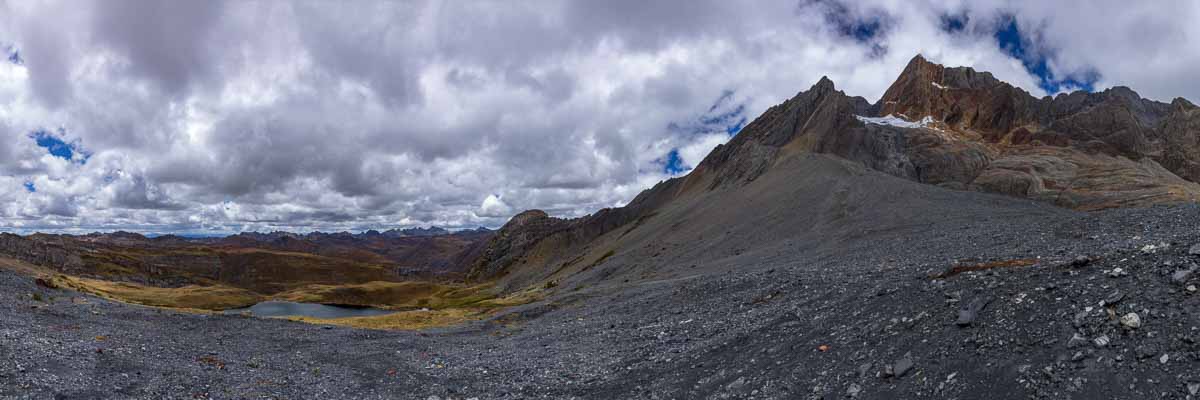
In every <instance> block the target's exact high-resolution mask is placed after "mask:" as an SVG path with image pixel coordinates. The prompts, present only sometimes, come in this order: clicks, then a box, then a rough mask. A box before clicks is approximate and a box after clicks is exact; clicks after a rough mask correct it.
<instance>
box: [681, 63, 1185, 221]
mask: <svg viewBox="0 0 1200 400" xmlns="http://www.w3.org/2000/svg"><path fill="white" fill-rule="evenodd" d="M1198 140H1200V111H1198V108H1197V107H1196V106H1195V105H1193V104H1191V103H1190V102H1187V101H1186V100H1183V99H1177V100H1176V101H1174V102H1173V103H1172V104H1165V103H1159V102H1155V101H1152V100H1147V99H1142V98H1141V97H1139V96H1138V95H1137V93H1135V92H1133V91H1132V90H1130V89H1128V88H1124V87H1116V88H1112V89H1109V90H1106V91H1104V92H1100V93H1085V92H1075V93H1072V94H1069V95H1068V94H1063V95H1059V96H1057V97H1053V98H1051V97H1044V98H1041V99H1038V98H1034V97H1033V96H1031V95H1029V93H1027V92H1025V91H1024V90H1021V89H1019V88H1016V87H1014V86H1012V85H1009V84H1007V83H1004V82H1001V81H999V80H997V79H996V78H995V77H993V76H992V75H991V74H990V73H987V72H977V71H975V70H974V69H971V68H965V67H958V68H946V67H943V66H941V65H938V64H934V63H931V62H929V61H927V60H925V59H924V58H923V57H921V56H919V55H918V56H916V57H914V58H913V59H912V61H910V62H909V64H908V66H907V67H905V69H904V71H903V72H902V73H901V74H900V76H899V77H898V78H897V79H896V81H895V83H893V84H892V85H891V86H890V87H889V88H888V90H887V91H886V92H885V93H884V95H883V97H882V98H881V99H880V100H879V102H878V103H876V104H875V105H868V104H867V103H866V101H865V100H863V99H862V98H859V97H849V96H846V95H845V94H844V93H842V92H839V91H837V90H836V89H834V85H833V82H831V81H829V80H828V79H827V78H822V79H821V80H820V81H819V82H818V83H817V84H816V85H814V86H813V87H812V88H810V89H809V90H808V91H805V92H801V93H800V94H798V95H796V96H795V97H793V98H792V99H789V100H788V101H785V102H784V103H783V104H780V105H777V106H775V107H772V108H770V109H768V110H767V112H765V113H763V115H762V116H761V117H759V118H758V119H756V120H755V121H754V122H752V123H750V124H749V125H747V126H746V129H745V130H743V132H742V133H740V134H739V135H738V136H737V137H736V138H734V139H733V140H731V141H730V142H729V143H728V144H727V145H724V146H720V147H718V148H717V149H715V150H714V151H713V152H712V153H711V154H710V155H709V156H708V157H707V158H706V159H705V160H704V162H702V163H701V165H700V166H698V167H697V168H696V170H695V171H694V172H693V173H692V174H691V175H689V177H688V180H689V181H692V182H693V186H704V187H707V188H710V189H711V188H715V187H719V186H722V185H726V184H729V183H734V182H739V181H741V182H745V181H750V180H753V179H754V178H755V177H757V176H758V175H761V174H762V173H763V171H765V170H766V169H767V168H769V167H770V166H771V165H773V164H774V163H776V162H777V161H778V160H779V159H780V158H781V157H785V156H788V155H791V154H795V153H800V152H814V153H826V154H834V155H837V156H840V157H842V158H846V159H848V160H851V161H855V162H859V163H861V164H863V165H865V166H867V167H870V168H872V169H875V170H879V171H882V172H886V173H889V174H892V175H895V176H899V177H903V178H906V179H911V180H914V181H918V182H922V183H929V184H935V185H941V186H945V187H950V188H955V189H969V190H979V191H987V192H995V193H1001V194H1006V195H1011V196H1017V197H1026V198H1031V199H1036V200H1042V201H1048V202H1052V203H1054V204H1056V205H1059V206H1063V207H1068V208H1075V209H1085V210H1092V209H1102V208H1111V207H1124V206H1139V205H1148V204H1157V203H1170V202H1180V201H1197V200H1200V185H1197V184H1196V182H1197V181H1200V143H1198ZM701 182H703V183H705V184H699V183H701Z"/></svg>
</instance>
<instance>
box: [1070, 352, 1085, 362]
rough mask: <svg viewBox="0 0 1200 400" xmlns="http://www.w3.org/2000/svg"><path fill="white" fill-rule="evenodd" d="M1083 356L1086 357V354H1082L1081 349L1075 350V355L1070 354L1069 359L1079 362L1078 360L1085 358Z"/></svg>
mask: <svg viewBox="0 0 1200 400" xmlns="http://www.w3.org/2000/svg"><path fill="white" fill-rule="evenodd" d="M1085 358H1087V355H1086V354H1083V352H1082V351H1077V352H1075V355H1073V356H1071V361H1074V362H1080V361H1083V359H1085Z"/></svg>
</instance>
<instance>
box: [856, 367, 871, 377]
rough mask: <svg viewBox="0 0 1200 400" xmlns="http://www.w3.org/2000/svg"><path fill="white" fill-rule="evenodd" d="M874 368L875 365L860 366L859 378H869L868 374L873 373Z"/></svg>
mask: <svg viewBox="0 0 1200 400" xmlns="http://www.w3.org/2000/svg"><path fill="white" fill-rule="evenodd" d="M872 366H874V364H873V363H866V364H863V365H859V366H858V376H859V377H863V378H865V377H866V376H867V374H869V373H871V367H872Z"/></svg>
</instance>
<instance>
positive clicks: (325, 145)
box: [0, 0, 1200, 232]
mask: <svg viewBox="0 0 1200 400" xmlns="http://www.w3.org/2000/svg"><path fill="white" fill-rule="evenodd" d="M1088 4H1089V5H1088V6H1086V7H1083V6H1080V5H1077V4H1065V3H1060V2H1032V1H1031V2H1020V1H1018V2H1012V1H983V2H977V1H972V2H966V1H958V0H928V1H918V2H910V1H894V0H872V1H865V2H847V1H836V0H769V1H761V2H753V3H737V2H728V1H679V2H673V1H667V2H653V3H646V2H641V1H608V2H592V1H565V2H561V1H544V2H542V1H531V2H519V3H513V2H507V1H480V2H443V1H413V2H356V3H354V4H353V7H348V6H346V5H342V4H334V3H327V2H288V3H283V2H254V1H238V2H227V1H213V2H196V3H190V4H173V3H172V4H170V5H167V4H165V3H164V4H159V3H146V2H141V1H127V0H120V1H103V2H101V1H46V2H17V1H6V0H0V51H3V52H4V54H0V55H3V56H4V57H3V59H0V185H4V187H5V188H6V190H2V191H0V204H4V206H0V229H2V230H15V231H35V230H43V231H59V230H63V231H89V230H109V229H134V230H142V231H157V232H165V231H171V232H214V231H215V232H230V231H240V230H272V229H287V230H295V231H307V230H315V229H320V230H342V229H352V230H357V229H371V228H391V227H398V226H414V225H421V226H427V225H440V226H446V227H451V228H455V227H474V226H478V225H485V226H492V227H496V226H499V225H501V224H503V223H504V222H505V221H506V220H507V218H508V217H509V216H511V215H512V214H513V213H516V212H519V211H520V210H523V209H529V208H541V209H544V210H547V211H548V212H551V213H552V214H557V215H562V216H579V215H583V214H586V213H589V212H593V211H595V210H596V209H598V208H602V207H611V206H619V205H622V204H624V203H625V202H627V201H629V200H630V199H632V198H633V197H634V196H635V195H636V194H637V193H638V192H639V191H641V190H643V189H645V188H647V187H649V186H652V185H653V184H654V183H656V182H658V181H660V180H662V179H666V178H669V177H671V176H678V175H680V174H683V173H686V171H687V170H688V169H690V168H692V167H694V166H695V165H696V164H697V163H699V161H700V160H701V159H703V157H704V155H706V154H707V152H708V151H710V150H711V149H712V148H713V147H714V146H716V145H717V144H720V143H723V142H725V141H726V140H728V139H729V138H730V137H731V136H732V135H733V134H736V132H737V131H738V130H739V129H740V128H741V127H742V126H744V125H745V124H746V123H747V122H748V121H749V120H750V119H753V118H754V117H755V116H757V115H758V114H759V113H761V112H762V111H764V110H765V109H766V108H767V107H769V106H771V105H774V104H777V103H779V102H781V101H783V100H786V99H787V98H789V97H791V96H793V95H795V93H796V92H798V91H800V90H804V89H807V88H808V87H809V86H811V85H812V84H813V83H814V82H816V81H817V79H819V78H820V77H821V76H823V75H827V76H829V77H830V78H831V79H833V80H834V82H836V84H837V86H838V88H839V89H841V90H844V91H846V92H847V93H849V94H851V95H861V96H864V97H866V98H867V99H868V100H872V101H873V100H875V99H877V98H878V97H879V96H880V95H881V94H882V93H883V91H884V90H885V89H886V87H887V85H888V84H890V83H891V80H892V79H893V78H894V77H895V75H896V74H897V73H898V72H899V71H900V70H901V69H902V68H903V66H904V64H905V63H906V62H907V61H908V60H909V59H910V58H911V57H912V56H913V55H914V54H916V53H922V54H924V55H925V56H926V57H927V58H930V59H932V60H934V61H938V62H942V63H944V64H947V65H970V66H974V67H976V68H979V69H983V70H988V71H991V72H993V73H994V74H995V75H996V76H997V77H998V78H1000V79H1003V80H1006V81H1009V82H1011V83H1013V84H1015V85H1018V86H1020V87H1022V88H1024V89H1026V90H1028V91H1029V92H1030V93H1032V94H1034V95H1039V96H1040V95H1046V94H1054V92H1057V91H1061V90H1070V89H1073V88H1083V87H1092V88H1094V89H1096V90H1103V89H1104V88H1107V87H1110V86H1114V85H1128V86H1131V87H1134V88H1136V89H1138V90H1139V91H1140V92H1141V93H1142V94H1143V95H1144V96H1147V97H1151V98H1154V99H1159V100H1168V101H1169V100H1170V99H1171V98H1173V97H1176V96H1184V97H1188V98H1191V99H1193V100H1195V99H1200V81H1196V80H1194V79H1192V78H1193V77H1192V75H1194V73H1193V72H1192V70H1193V67H1192V66H1193V65H1196V64H1197V63H1198V62H1200V52H1197V51H1195V48H1196V46H1195V45H1196V42H1197V40H1200V28H1198V26H1197V25H1196V24H1194V23H1192V21H1195V20H1196V19H1197V17H1200V10H1198V8H1200V7H1198V6H1197V5H1196V4H1195V3H1194V2H1184V1H1180V2H1177V3H1153V4H1125V3H1123V2H1111V3H1110V4H1101V5H1096V4H1093V3H1088ZM1006 24H1007V25H1006ZM1009 26H1010V27H1011V28H1012V31H1013V32H1015V33H1014V34H1015V36H1016V37H1017V39H1018V40H1017V41H1016V42H1015V43H1019V44H1020V46H1021V48H1020V50H1021V51H1019V52H1017V51H1014V49H1012V48H1011V46H1009V47H1008V48H1006V47H1005V46H1004V40H1001V39H1002V38H1000V37H998V32H1000V31H1001V30H1002V29H1005V27H1009ZM1097 26H1101V27H1104V28H1103V29H1096V28H1094V27H1097ZM1010 41H1011V40H1010ZM5 60H9V61H5ZM36 132H48V133H50V134H52V135H53V137H54V138H55V140H58V141H60V142H61V143H63V144H64V145H67V146H75V147H69V148H74V149H81V150H82V151H86V153H87V154H86V157H87V158H86V162H80V160H74V159H68V158H64V157H61V156H57V155H54V154H52V153H51V151H50V150H51V149H50V148H48V147H46V146H42V145H39V143H38V140H37V137H36V134H35V133H36ZM30 188H32V190H30ZM481 198H482V199H483V200H482V201H481V200H480V199H481Z"/></svg>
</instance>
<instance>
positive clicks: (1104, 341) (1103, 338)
mask: <svg viewBox="0 0 1200 400" xmlns="http://www.w3.org/2000/svg"><path fill="white" fill-rule="evenodd" d="M1110 341H1111V340H1110V339H1109V338H1108V335H1100V336H1098V337H1096V338H1095V339H1092V344H1094V345H1096V347H1104V346H1108V343H1109V342H1110Z"/></svg>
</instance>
